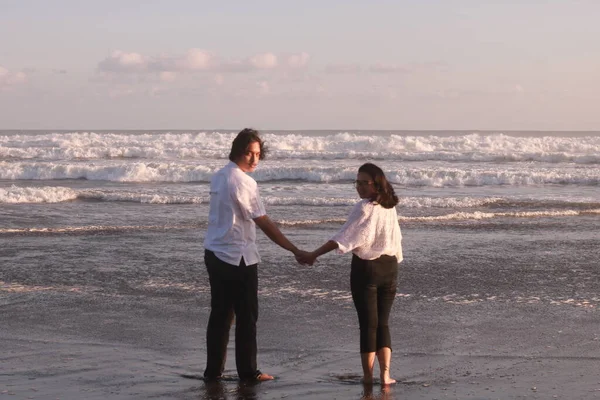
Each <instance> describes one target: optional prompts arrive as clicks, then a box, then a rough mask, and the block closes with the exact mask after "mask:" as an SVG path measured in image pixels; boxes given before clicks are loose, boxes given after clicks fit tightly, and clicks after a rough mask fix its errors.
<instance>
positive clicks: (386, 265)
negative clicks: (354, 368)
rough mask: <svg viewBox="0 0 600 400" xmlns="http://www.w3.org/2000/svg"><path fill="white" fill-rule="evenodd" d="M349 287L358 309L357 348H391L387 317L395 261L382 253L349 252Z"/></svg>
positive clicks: (368, 350)
mask: <svg viewBox="0 0 600 400" xmlns="http://www.w3.org/2000/svg"><path fill="white" fill-rule="evenodd" d="M351 267H352V272H351V274H350V288H351V290H352V300H353V301H354V306H355V307H356V312H357V313H358V324H359V326H360V352H361V353H373V352H376V351H378V350H379V349H381V348H383V347H389V348H390V349H391V348H392V339H391V337H390V329H389V326H388V320H389V316H390V311H391V309H392V304H393V303H394V298H395V297H396V284H397V279H398V261H397V259H396V257H394V256H387V255H383V256H381V257H379V258H377V259H375V260H363V259H361V258H359V257H358V256H356V255H353V256H352V266H351Z"/></svg>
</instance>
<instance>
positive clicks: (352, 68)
mask: <svg viewBox="0 0 600 400" xmlns="http://www.w3.org/2000/svg"><path fill="white" fill-rule="evenodd" d="M362 71H363V68H362V67H361V66H360V65H358V64H331V65H328V66H326V67H325V72H327V73H328V74H359V73H361V72H362Z"/></svg>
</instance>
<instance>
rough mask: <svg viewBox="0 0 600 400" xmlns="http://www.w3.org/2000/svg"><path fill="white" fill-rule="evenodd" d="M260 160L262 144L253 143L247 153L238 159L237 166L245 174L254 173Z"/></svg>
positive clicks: (247, 148)
mask: <svg viewBox="0 0 600 400" xmlns="http://www.w3.org/2000/svg"><path fill="white" fill-rule="evenodd" d="M259 159H260V144H259V143H258V142H252V143H250V144H249V145H248V147H246V152H245V153H244V154H242V155H241V156H240V158H238V160H237V161H236V164H237V165H238V167H240V169H241V170H242V171H244V172H254V170H255V169H256V167H257V166H258V160H259Z"/></svg>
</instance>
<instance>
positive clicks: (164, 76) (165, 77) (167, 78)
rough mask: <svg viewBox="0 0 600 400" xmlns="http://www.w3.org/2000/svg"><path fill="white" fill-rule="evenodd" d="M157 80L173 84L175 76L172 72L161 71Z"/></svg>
mask: <svg viewBox="0 0 600 400" xmlns="http://www.w3.org/2000/svg"><path fill="white" fill-rule="evenodd" d="M159 78H160V80H161V81H162V82H173V81H174V80H175V78H177V74H176V73H175V72H172V71H163V72H161V73H160V75H159Z"/></svg>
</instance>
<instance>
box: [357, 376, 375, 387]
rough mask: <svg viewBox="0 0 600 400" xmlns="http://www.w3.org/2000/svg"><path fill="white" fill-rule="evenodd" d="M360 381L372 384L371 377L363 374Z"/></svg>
mask: <svg viewBox="0 0 600 400" xmlns="http://www.w3.org/2000/svg"><path fill="white" fill-rule="evenodd" d="M360 381H361V382H362V383H363V384H365V385H372V384H373V377H372V376H364V377H363V378H362V379H361V380H360Z"/></svg>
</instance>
